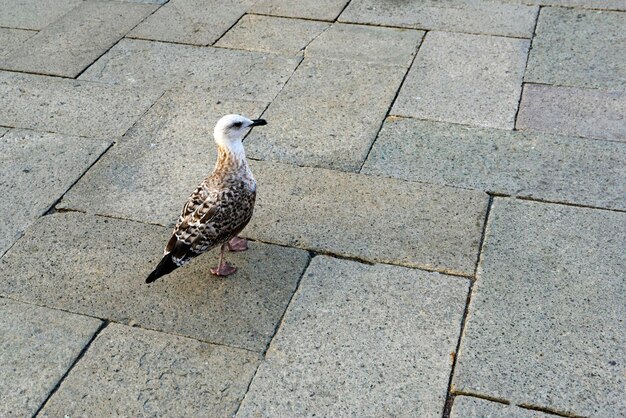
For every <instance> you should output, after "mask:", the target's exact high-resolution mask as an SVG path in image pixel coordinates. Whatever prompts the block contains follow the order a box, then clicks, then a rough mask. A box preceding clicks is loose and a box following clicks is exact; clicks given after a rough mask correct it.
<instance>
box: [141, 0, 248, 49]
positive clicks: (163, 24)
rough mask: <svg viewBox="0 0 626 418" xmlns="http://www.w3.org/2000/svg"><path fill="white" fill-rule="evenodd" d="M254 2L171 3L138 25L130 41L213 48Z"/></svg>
mask: <svg viewBox="0 0 626 418" xmlns="http://www.w3.org/2000/svg"><path fill="white" fill-rule="evenodd" d="M253 1H254V0H231V1H229V2H228V3H224V2H222V1H219V0H171V1H169V2H168V3H167V4H166V5H164V6H162V7H161V8H160V9H159V10H157V11H156V12H155V13H154V14H153V15H152V16H150V17H149V18H148V19H146V20H145V21H144V22H142V23H141V24H140V25H138V26H137V27H136V28H135V29H134V30H133V31H132V32H131V33H130V35H129V36H130V37H134V38H141V39H154V40H157V41H166V42H179V43H185V44H193V45H204V46H206V45H211V44H213V43H214V42H215V41H216V40H218V39H219V37H220V36H222V35H223V34H224V32H226V31H227V30H228V29H229V28H230V27H231V26H233V25H234V24H235V23H237V21H238V20H239V18H240V17H241V16H242V15H243V14H244V13H245V11H246V9H247V8H248V6H250V5H251V4H252V3H253Z"/></svg>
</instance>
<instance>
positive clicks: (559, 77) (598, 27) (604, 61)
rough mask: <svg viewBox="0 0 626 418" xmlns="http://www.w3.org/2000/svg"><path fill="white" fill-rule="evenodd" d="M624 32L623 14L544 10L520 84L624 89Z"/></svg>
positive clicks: (625, 66)
mask: <svg viewBox="0 0 626 418" xmlns="http://www.w3.org/2000/svg"><path fill="white" fill-rule="evenodd" d="M625 28H626V16H625V15H624V13H619V12H597V11H589V10H587V11H581V10H577V9H564V8H553V7H546V8H543V9H542V10H541V15H540V16H539V21H538V23H537V31H536V35H535V38H534V39H533V48H532V50H531V51H530V56H529V58H528V68H527V70H526V74H525V76H524V80H525V81H527V82H536V83H542V84H556V85H561V86H575V87H588V88H601V89H608V90H621V91H624V90H626V59H624V57H626V30H625Z"/></svg>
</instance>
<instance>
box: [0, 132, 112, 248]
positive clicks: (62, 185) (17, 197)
mask: <svg viewBox="0 0 626 418" xmlns="http://www.w3.org/2000/svg"><path fill="white" fill-rule="evenodd" d="M109 144H110V142H107V141H101V140H91V139H87V138H77V137H68V136H63V135H58V134H50V133H39V132H33V131H24V130H17V129H14V130H12V131H11V132H9V133H8V134H6V135H4V136H3V137H2V138H0V195H1V196H5V198H4V199H0V231H1V232H0V255H2V254H3V253H4V252H5V251H6V250H7V249H8V248H9V247H10V246H11V244H13V242H14V241H15V240H16V239H17V238H19V237H20V236H21V235H22V234H23V233H24V231H25V230H26V228H28V227H29V226H30V225H31V224H32V223H33V221H34V220H35V219H37V218H38V217H39V216H41V215H43V214H44V213H45V212H46V210H48V209H49V208H50V207H51V206H52V205H53V204H54V202H56V201H57V200H58V199H59V198H60V197H61V196H62V195H63V193H65V191H66V190H67V189H68V188H70V186H71V185H72V184H73V183H74V182H75V181H76V180H77V179H78V178H79V177H80V176H81V175H82V174H83V172H85V170H87V168H89V166H90V165H91V164H93V162H94V161H95V160H96V159H97V158H98V157H99V156H100V155H101V154H102V153H103V152H104V151H105V150H106V149H107V147H108V146H109Z"/></svg>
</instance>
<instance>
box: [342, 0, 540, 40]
mask: <svg viewBox="0 0 626 418" xmlns="http://www.w3.org/2000/svg"><path fill="white" fill-rule="evenodd" d="M537 11H538V8H537V7H536V6H526V5H506V4H499V3H494V2H486V1H464V0H454V1H446V2H444V3H442V2H441V1H436V0H427V1H420V2H411V1H396V0H353V1H351V2H350V4H349V5H348V7H346V9H345V10H344V12H343V13H342V14H341V16H339V21H341V22H353V23H368V24H374V25H382V26H401V27H406V28H415V29H428V30H442V31H450V32H468V33H479V34H488V35H502V36H514V37H519V38H531V37H532V35H533V29H534V27H535V18H536V17H537Z"/></svg>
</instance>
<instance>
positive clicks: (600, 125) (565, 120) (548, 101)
mask: <svg viewBox="0 0 626 418" xmlns="http://www.w3.org/2000/svg"><path fill="white" fill-rule="evenodd" d="M516 128H517V129H519V130H528V131H540V132H550V133H556V134H562V135H575V136H582V137H587V138H598V139H610V140H614V141H622V142H623V141H626V93H619V92H607V91H601V90H589V89H580V88H576V87H557V86H544V85H540V84H524V92H523V94H522V101H521V103H520V110H519V114H518V116H517V123H516Z"/></svg>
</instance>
